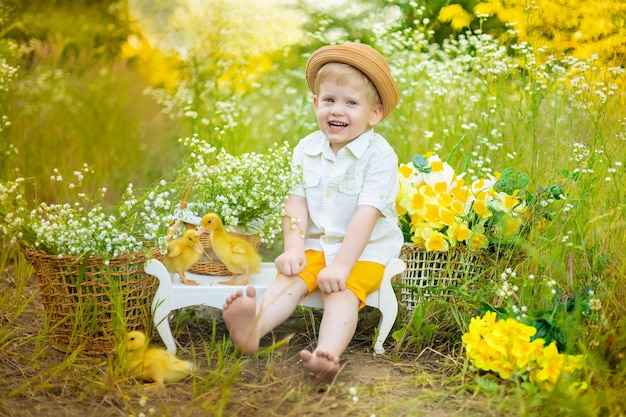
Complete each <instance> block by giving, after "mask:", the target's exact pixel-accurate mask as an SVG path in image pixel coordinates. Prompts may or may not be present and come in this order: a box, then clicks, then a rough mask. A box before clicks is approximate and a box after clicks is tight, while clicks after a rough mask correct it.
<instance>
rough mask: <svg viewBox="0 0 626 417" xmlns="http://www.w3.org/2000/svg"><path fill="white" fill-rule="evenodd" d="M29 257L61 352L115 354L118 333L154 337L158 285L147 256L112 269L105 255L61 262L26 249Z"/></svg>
mask: <svg viewBox="0 0 626 417" xmlns="http://www.w3.org/2000/svg"><path fill="white" fill-rule="evenodd" d="M154 254H156V252H155V253H154ZM26 258H27V260H28V262H29V263H30V264H31V265H32V266H33V268H34V272H35V275H36V276H37V281H38V283H39V290H40V292H41V298H42V301H43V306H44V310H45V313H46V320H47V322H46V325H47V326H48V328H49V330H50V334H51V339H52V346H53V347H55V348H56V349H59V350H61V351H73V350H75V349H76V348H81V350H82V352H84V353H86V354H90V355H97V354H105V353H109V352H112V351H114V350H115V346H116V337H115V336H116V334H117V335H118V337H120V336H121V335H123V334H125V332H126V331H130V330H135V329H141V330H144V331H146V332H147V333H148V334H149V333H150V332H151V330H152V318H151V303H152V299H153V298H154V295H155V293H156V290H157V287H158V280H157V279H156V278H155V277H153V276H151V275H148V274H146V273H145V272H144V264H145V262H146V259H147V258H146V254H145V253H143V252H133V253H129V254H125V255H123V256H120V257H117V258H114V259H111V260H110V262H109V264H108V265H105V264H104V261H103V259H102V258H101V257H99V256H90V257H87V258H85V257H80V256H63V257H62V258H60V257H58V256H56V255H47V254H44V253H42V252H39V251H37V250H35V249H33V248H26Z"/></svg>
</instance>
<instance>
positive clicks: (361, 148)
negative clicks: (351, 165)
mask: <svg viewBox="0 0 626 417" xmlns="http://www.w3.org/2000/svg"><path fill="white" fill-rule="evenodd" d="M319 134H320V139H322V140H316V141H311V142H309V145H308V146H307V148H306V149H305V150H304V153H306V154H307V155H311V156H313V155H319V154H324V155H325V156H326V155H328V156H330V154H333V159H334V153H333V151H332V150H331V149H330V141H329V140H328V139H327V138H326V136H324V134H322V132H321V131H319ZM373 138H374V129H369V130H367V131H366V132H365V133H363V134H361V135H360V136H358V137H357V138H356V139H354V140H353V141H352V142H350V143H348V144H347V145H346V146H345V147H346V148H347V149H348V150H349V151H350V152H352V154H353V155H354V156H355V157H356V158H358V159H360V158H361V157H362V156H363V154H364V153H365V151H366V150H367V148H368V146H369V144H370V142H371V141H372V139H373Z"/></svg>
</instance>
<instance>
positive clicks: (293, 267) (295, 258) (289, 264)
mask: <svg viewBox="0 0 626 417" xmlns="http://www.w3.org/2000/svg"><path fill="white" fill-rule="evenodd" d="M274 266H276V270H277V271H278V272H280V273H281V274H283V275H285V276H287V277H292V276H294V275H298V274H299V273H300V272H302V270H303V269H304V267H305V266H306V256H305V255H304V252H303V251H301V250H287V251H285V252H283V253H281V254H280V255H278V257H277V258H276V260H274Z"/></svg>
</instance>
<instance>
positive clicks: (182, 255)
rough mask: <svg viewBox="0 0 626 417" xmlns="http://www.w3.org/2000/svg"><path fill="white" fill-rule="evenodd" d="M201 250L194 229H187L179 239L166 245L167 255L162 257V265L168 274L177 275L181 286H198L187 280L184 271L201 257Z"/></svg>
mask: <svg viewBox="0 0 626 417" xmlns="http://www.w3.org/2000/svg"><path fill="white" fill-rule="evenodd" d="M202 253H203V249H202V244H201V243H200V239H199V238H198V236H196V230H195V229H187V230H185V232H184V233H183V235H182V236H181V237H179V238H176V239H172V240H170V241H169V242H168V244H167V253H166V254H165V256H164V257H163V265H165V268H167V270H168V271H169V272H170V273H172V274H173V273H178V276H179V277H180V279H181V281H182V282H183V284H187V285H198V283H197V282H196V281H194V280H191V279H187V277H186V276H185V271H187V270H188V269H189V268H191V266H192V265H193V264H195V263H196V262H198V261H199V260H200V258H201V257H202Z"/></svg>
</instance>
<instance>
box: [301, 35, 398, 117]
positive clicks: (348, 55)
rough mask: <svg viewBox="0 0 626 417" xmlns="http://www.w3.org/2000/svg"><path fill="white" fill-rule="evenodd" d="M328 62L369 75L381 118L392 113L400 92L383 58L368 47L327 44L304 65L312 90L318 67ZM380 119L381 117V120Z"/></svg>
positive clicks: (351, 44) (353, 43)
mask: <svg viewBox="0 0 626 417" xmlns="http://www.w3.org/2000/svg"><path fill="white" fill-rule="evenodd" d="M329 62H338V63H342V64H347V65H350V66H352V67H354V68H356V69H358V70H359V71H361V72H362V73H363V74H365V75H366V76H367V78H369V80H370V81H371V82H372V84H374V87H376V90H377V91H378V95H379V97H380V100H381V102H382V106H383V116H382V119H384V118H385V117H387V116H388V115H389V113H391V112H392V111H393V110H394V109H395V108H396V106H397V105H398V102H399V101H400V91H399V90H398V86H397V85H396V82H395V80H394V79H393V76H392V75H391V70H390V69H389V65H388V64H387V61H385V58H383V57H382V55H380V54H379V53H378V51H376V50H375V49H374V48H372V47H371V46H368V45H365V44H362V43H356V42H349V43H345V44H342V45H328V46H323V47H321V48H320V49H318V50H316V51H315V52H313V54H312V55H311V56H310V57H309V60H308V61H307V65H306V81H307V84H308V86H309V89H310V90H311V91H312V92H313V93H315V90H314V89H315V78H316V77H317V73H318V72H319V70H320V69H321V68H322V67H323V66H324V65H326V64H328V63H329ZM382 119H381V120H382Z"/></svg>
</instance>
